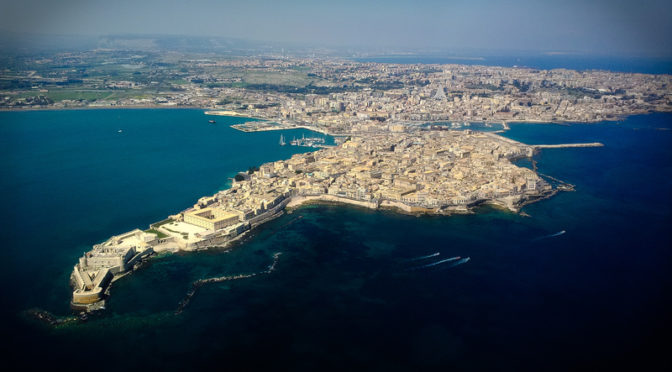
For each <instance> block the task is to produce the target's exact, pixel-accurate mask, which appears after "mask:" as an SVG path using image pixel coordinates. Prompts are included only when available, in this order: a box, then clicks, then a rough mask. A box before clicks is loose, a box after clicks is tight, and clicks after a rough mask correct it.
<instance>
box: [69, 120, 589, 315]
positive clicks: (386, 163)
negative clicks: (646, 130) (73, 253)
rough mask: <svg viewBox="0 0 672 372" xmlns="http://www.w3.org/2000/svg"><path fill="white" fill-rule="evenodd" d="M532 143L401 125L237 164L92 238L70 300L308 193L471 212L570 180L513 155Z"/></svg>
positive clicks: (225, 236) (102, 290)
mask: <svg viewBox="0 0 672 372" xmlns="http://www.w3.org/2000/svg"><path fill="white" fill-rule="evenodd" d="M576 145H577V144H568V145H566V146H576ZM579 145H581V144H579ZM584 145H585V146H600V145H601V144H595V143H590V144H584ZM536 151H538V147H535V146H528V145H526V144H523V143H520V142H517V141H514V140H511V139H508V138H504V137H502V136H499V135H497V134H495V133H489V132H477V131H471V130H460V131H458V130H449V129H445V128H442V127H429V128H419V127H414V126H401V127H400V129H398V130H395V131H393V130H390V131H381V132H377V133H369V134H367V135H366V136H351V137H349V138H347V139H346V140H344V141H342V143H341V144H340V145H339V146H335V147H328V148H322V149H320V150H318V151H315V152H310V153H303V154H296V155H294V156H292V157H291V158H290V159H287V160H280V161H275V162H271V163H266V164H262V165H261V166H260V167H258V169H257V168H252V169H250V170H249V171H248V172H246V173H239V174H238V175H237V176H236V177H235V179H234V181H233V184H232V186H231V187H230V188H229V189H226V190H222V191H219V192H218V193H216V194H214V195H212V196H204V197H202V198H200V199H198V201H197V202H196V203H195V204H194V205H193V206H191V207H189V208H187V209H185V210H183V211H181V212H179V213H177V214H175V215H172V216H169V217H168V218H167V219H165V220H163V221H160V222H157V223H154V224H152V225H150V228H149V229H147V230H144V231H143V230H139V229H136V230H133V231H130V232H128V233H124V234H121V235H117V236H113V237H111V238H109V239H108V240H107V241H105V242H103V243H101V244H97V245H95V246H94V247H93V249H92V250H91V251H89V252H86V253H85V254H84V255H83V256H82V257H81V258H80V259H79V261H78V262H77V264H76V265H75V266H74V268H73V271H72V275H71V283H72V285H73V288H74V291H73V294H72V307H73V308H75V309H80V310H96V309H100V308H103V307H104V304H105V298H106V297H107V295H109V290H110V287H111V285H110V284H111V283H112V282H113V281H114V280H116V279H118V278H120V277H122V276H123V275H124V274H125V273H128V272H130V271H132V269H133V268H134V267H137V266H138V265H139V264H140V263H141V262H142V261H143V259H145V258H147V257H149V256H150V255H152V254H153V253H155V252H166V251H167V252H175V251H180V250H184V251H192V250H199V249H207V248H209V247H222V246H227V245H229V244H231V243H232V242H234V241H235V240H237V239H239V238H240V237H242V236H244V235H245V234H246V233H247V232H249V231H251V230H253V229H254V228H255V227H257V226H259V225H261V224H263V223H265V222H267V221H269V220H271V219H274V218H276V217H278V216H280V215H281V214H283V212H284V210H285V209H288V208H296V207H299V206H301V205H303V204H305V203H316V202H317V203H324V202H326V203H339V204H348V205H355V206H358V207H363V208H371V209H381V208H385V209H392V210H395V211H399V212H401V213H410V214H429V215H450V214H454V213H469V212H470V211H471V210H472V209H473V208H474V207H475V206H477V205H479V204H483V203H486V204H491V205H495V206H497V207H501V208H505V209H508V210H511V211H514V212H517V211H519V209H520V207H521V206H523V205H525V204H527V203H530V202H534V201H536V200H540V199H543V198H547V197H549V196H551V195H553V194H554V193H556V192H557V191H558V190H560V189H563V188H567V187H571V185H570V186H567V185H566V184H563V183H562V182H560V181H558V180H555V179H554V178H552V177H547V178H548V179H544V178H543V177H542V176H540V175H538V174H537V173H536V172H535V171H534V170H532V169H529V168H525V167H521V166H517V165H515V164H514V163H513V162H514V161H515V160H517V159H522V158H530V157H532V156H533V155H534V153H535V152H536ZM554 183H555V185H554Z"/></svg>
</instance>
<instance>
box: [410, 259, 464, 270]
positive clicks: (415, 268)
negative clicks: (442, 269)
mask: <svg viewBox="0 0 672 372" xmlns="http://www.w3.org/2000/svg"><path fill="white" fill-rule="evenodd" d="M458 260H460V261H461V260H464V258H462V257H460V256H456V257H451V258H446V259H445V260H440V261H436V262H432V263H429V264H427V265H421V266H415V267H411V268H410V269H408V270H419V269H425V268H428V267H432V266H436V265H441V264H443V263H447V262H453V261H458ZM468 260H469V258H467V261H468ZM465 262H466V261H465ZM451 267H452V266H451Z"/></svg>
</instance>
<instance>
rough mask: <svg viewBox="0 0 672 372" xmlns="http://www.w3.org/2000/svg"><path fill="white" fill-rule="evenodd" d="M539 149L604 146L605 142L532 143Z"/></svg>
mask: <svg viewBox="0 0 672 372" xmlns="http://www.w3.org/2000/svg"><path fill="white" fill-rule="evenodd" d="M531 146H532V147H534V148H537V149H562V148H568V147H604V144H603V143H600V142H588V143H560V144H557V145H531Z"/></svg>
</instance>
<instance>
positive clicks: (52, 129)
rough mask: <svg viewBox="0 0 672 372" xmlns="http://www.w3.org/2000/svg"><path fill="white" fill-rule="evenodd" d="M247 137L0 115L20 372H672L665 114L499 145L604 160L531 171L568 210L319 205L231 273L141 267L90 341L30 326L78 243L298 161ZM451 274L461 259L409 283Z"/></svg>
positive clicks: (196, 259)
mask: <svg viewBox="0 0 672 372" xmlns="http://www.w3.org/2000/svg"><path fill="white" fill-rule="evenodd" d="M238 120H240V119H224V118H221V119H218V123H217V125H216V126H210V125H208V124H207V118H206V117H204V116H203V114H202V112H200V111H197V110H107V111H67V112H28V113H0V138H1V141H2V142H3V143H2V147H1V148H2V150H0V151H2V164H1V165H2V171H3V178H2V183H1V184H0V187H1V188H2V189H1V190H2V193H1V194H2V205H3V212H4V213H3V215H4V216H6V217H5V219H4V223H5V226H6V227H8V228H5V229H3V230H2V237H3V239H4V241H5V242H7V244H6V245H5V256H6V257H5V258H6V259H5V260H3V268H4V271H3V276H4V278H3V279H5V283H11V284H10V285H7V286H6V287H5V293H6V298H7V299H8V301H7V303H6V304H5V307H4V310H3V311H4V312H5V319H7V321H6V322H5V325H4V326H5V327H7V332H6V334H7V335H9V336H10V337H11V338H12V339H13V340H14V342H13V344H14V346H13V347H12V349H11V351H12V353H13V354H14V355H15V356H21V355H30V354H31V353H32V351H31V350H35V349H37V350H40V353H41V354H40V355H41V357H40V358H39V360H32V361H31V364H32V363H34V364H42V365H48V364H50V363H71V362H72V361H73V360H75V355H77V358H79V359H78V360H79V361H80V362H82V361H83V362H89V363H97V362H98V361H99V360H100V359H101V358H105V359H106V360H107V361H108V362H106V363H105V364H104V365H103V367H104V368H103V369H107V368H110V369H114V368H119V367H121V366H124V367H125V366H127V365H131V366H134V367H154V368H165V369H183V368H186V367H213V366H219V367H222V366H228V367H237V369H240V368H246V369H254V368H260V367H268V368H282V369H286V368H294V369H311V370H313V369H318V368H320V369H328V368H329V367H331V368H334V369H337V368H345V367H350V368H352V367H360V368H373V369H387V370H396V369H403V370H408V369H446V368H457V369H475V370H481V369H506V370H510V369H523V370H539V369H544V370H549V369H550V370H553V369H558V370H566V369H567V368H569V367H577V366H579V367H585V368H591V367H602V368H610V367H611V368H613V367H624V366H625V367H628V366H631V367H635V366H637V367H639V368H643V367H651V366H654V365H660V364H661V363H664V362H665V358H664V352H665V350H664V345H665V344H664V343H660V342H659V338H660V337H662V336H664V335H666V334H667V333H668V332H669V331H670V318H669V314H670V310H672V306H671V304H670V289H671V284H672V280H671V279H670V277H669V270H670V269H671V268H672V254H671V252H670V248H669V247H670V246H672V244H670V243H671V240H672V239H671V237H670V234H669V226H670V225H671V224H670V222H671V217H670V216H671V215H672V197H671V196H670V195H671V194H670V191H672V146H671V145H672V131H670V130H669V129H671V128H672V115H669V114H652V115H647V116H636V117H632V118H629V119H628V120H626V121H624V122H623V123H620V124H616V123H601V124H596V125H571V126H559V125H529V124H513V125H512V127H511V130H510V131H509V132H507V134H506V135H507V136H509V137H511V138H514V139H517V140H521V141H524V142H527V143H562V142H584V141H601V142H603V143H605V145H606V146H605V147H603V148H585V149H562V150H560V149H553V150H544V151H543V152H542V153H541V154H540V155H539V156H538V157H537V160H538V165H539V169H540V171H541V172H543V173H545V174H549V175H552V176H554V177H557V178H560V179H562V180H564V181H567V182H570V183H573V184H576V189H577V191H576V192H570V193H561V194H558V195H557V196H555V197H553V198H552V199H549V200H546V201H542V202H540V203H536V204H532V205H530V206H527V207H526V208H525V211H526V212H527V213H528V214H529V215H530V216H531V217H521V216H518V215H514V214H510V213H505V212H500V211H496V210H493V209H488V208H483V209H480V210H479V211H478V212H479V213H478V214H475V215H466V216H453V217H449V218H439V217H410V216H402V215H397V214H394V213H391V212H375V211H369V210H362V209H357V208H349V207H340V206H325V205H321V206H310V207H306V208H302V209H299V210H297V211H295V212H294V213H292V214H287V215H285V216H283V217H281V218H279V219H276V220H274V221H272V222H270V223H268V224H266V225H264V226H263V227H261V228H260V229H259V230H257V231H256V232H255V233H254V234H253V235H251V236H249V237H248V238H246V240H245V241H243V242H242V243H240V244H238V245H237V246H236V247H234V249H232V250H230V251H228V252H225V251H221V250H213V251H207V252H200V253H190V254H175V255H167V256H162V257H157V258H155V259H153V260H151V261H150V262H149V264H148V265H147V266H146V267H145V268H144V269H143V270H141V271H138V272H136V273H134V274H133V275H131V276H128V277H125V278H123V279H122V280H120V281H118V282H117V283H115V285H114V288H113V292H112V298H111V300H110V301H109V305H108V309H107V311H106V312H105V313H104V314H102V315H100V316H98V317H95V318H93V319H91V320H89V321H88V322H86V323H84V324H77V325H72V326H68V327H63V328H59V329H49V328H46V327H43V326H41V325H39V324H36V323H35V322H33V321H30V320H26V319H25V318H24V317H22V316H21V315H20V314H21V312H22V311H23V310H25V309H28V308H30V307H40V308H44V309H47V310H49V311H51V312H54V313H56V314H63V315H65V314H68V300H69V295H70V293H69V290H70V288H69V286H68V282H67V279H68V275H69V273H70V270H71V266H72V265H73V264H74V263H75V260H76V258H77V257H78V256H79V255H80V254H81V253H82V252H83V251H84V250H86V249H88V247H89V246H90V244H92V243H94V242H98V241H101V240H104V239H106V238H107V237H108V236H110V235H112V234H116V233H119V232H123V231H126V230H129V229H131V228H134V227H137V226H140V227H142V226H146V225H147V224H149V223H150V222H153V221H156V220H159V219H161V218H163V217H165V216H166V215H167V214H170V213H174V212H176V211H179V210H180V209H182V208H184V207H185V206H186V205H189V204H191V203H193V202H194V201H195V200H196V199H197V198H198V197H199V196H201V195H204V194H209V193H212V192H214V191H216V190H217V189H219V188H221V187H224V186H225V185H226V182H227V177H230V176H232V175H233V174H234V173H235V171H236V170H239V169H245V168H247V166H249V165H255V164H259V163H261V162H263V161H271V160H275V159H280V158H286V157H289V156H290V155H291V152H292V151H295V150H297V148H292V147H288V146H287V147H280V146H278V145H277V141H278V136H279V134H278V133H277V132H271V133H257V134H243V133H240V132H237V131H234V130H231V129H229V128H228V127H227V126H228V124H230V123H234V122H238ZM118 129H123V132H122V133H118V132H117V131H118ZM296 133H299V135H300V132H296ZM293 135H294V134H293V133H290V132H287V133H285V136H290V137H291V136H293ZM122 136H123V137H122ZM562 230H564V231H566V233H564V234H562V235H558V236H554V237H551V235H553V234H556V233H558V232H560V231H562ZM276 252H282V255H281V256H280V258H279V261H278V265H277V267H276V270H275V271H274V272H272V273H270V274H262V275H259V276H256V277H254V278H250V279H242V280H238V281H227V282H222V283H216V284H210V285H205V286H203V287H202V288H201V289H200V290H199V291H198V292H197V294H196V295H195V296H194V298H193V299H192V301H191V303H190V304H189V306H188V307H187V308H186V309H185V311H184V312H183V313H182V314H181V315H179V316H175V315H173V313H174V311H175V309H176V308H177V304H178V302H179V301H180V300H181V299H182V298H183V297H184V295H185V293H186V292H187V290H188V289H189V288H190V284H191V282H192V281H194V280H197V279H200V278H205V277H212V276H221V275H229V274H238V273H252V272H259V271H263V270H265V269H266V268H267V266H268V265H269V264H270V263H271V262H272V255H273V254H274V253H276ZM437 252H438V253H439V256H435V257H433V258H431V259H429V260H428V261H424V260H420V261H417V260H416V261H414V260H413V259H414V258H417V257H419V256H424V255H432V254H435V253H437ZM455 256H461V257H470V258H471V260H470V261H469V262H466V263H463V264H461V265H458V266H454V267H450V265H446V264H442V265H436V266H432V267H427V268H422V269H413V268H417V267H418V266H421V265H420V263H425V262H427V263H430V262H435V261H438V260H439V259H447V258H450V257H455ZM409 269H412V270H409ZM10 279H11V281H10ZM101 344H105V347H104V348H101V347H100V345H101ZM121 356H123V357H121Z"/></svg>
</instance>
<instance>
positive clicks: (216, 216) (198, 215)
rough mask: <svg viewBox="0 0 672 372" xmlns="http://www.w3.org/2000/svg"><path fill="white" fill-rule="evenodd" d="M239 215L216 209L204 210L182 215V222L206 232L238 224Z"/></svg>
mask: <svg viewBox="0 0 672 372" xmlns="http://www.w3.org/2000/svg"><path fill="white" fill-rule="evenodd" d="M239 220H240V219H239V214H238V213H233V212H227V211H223V210H221V209H216V208H204V209H200V210H195V211H192V212H187V213H185V214H184V222H186V223H190V224H192V225H196V226H201V227H204V228H206V229H208V230H219V229H223V228H225V227H226V226H230V225H233V224H236V223H238V222H239Z"/></svg>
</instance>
